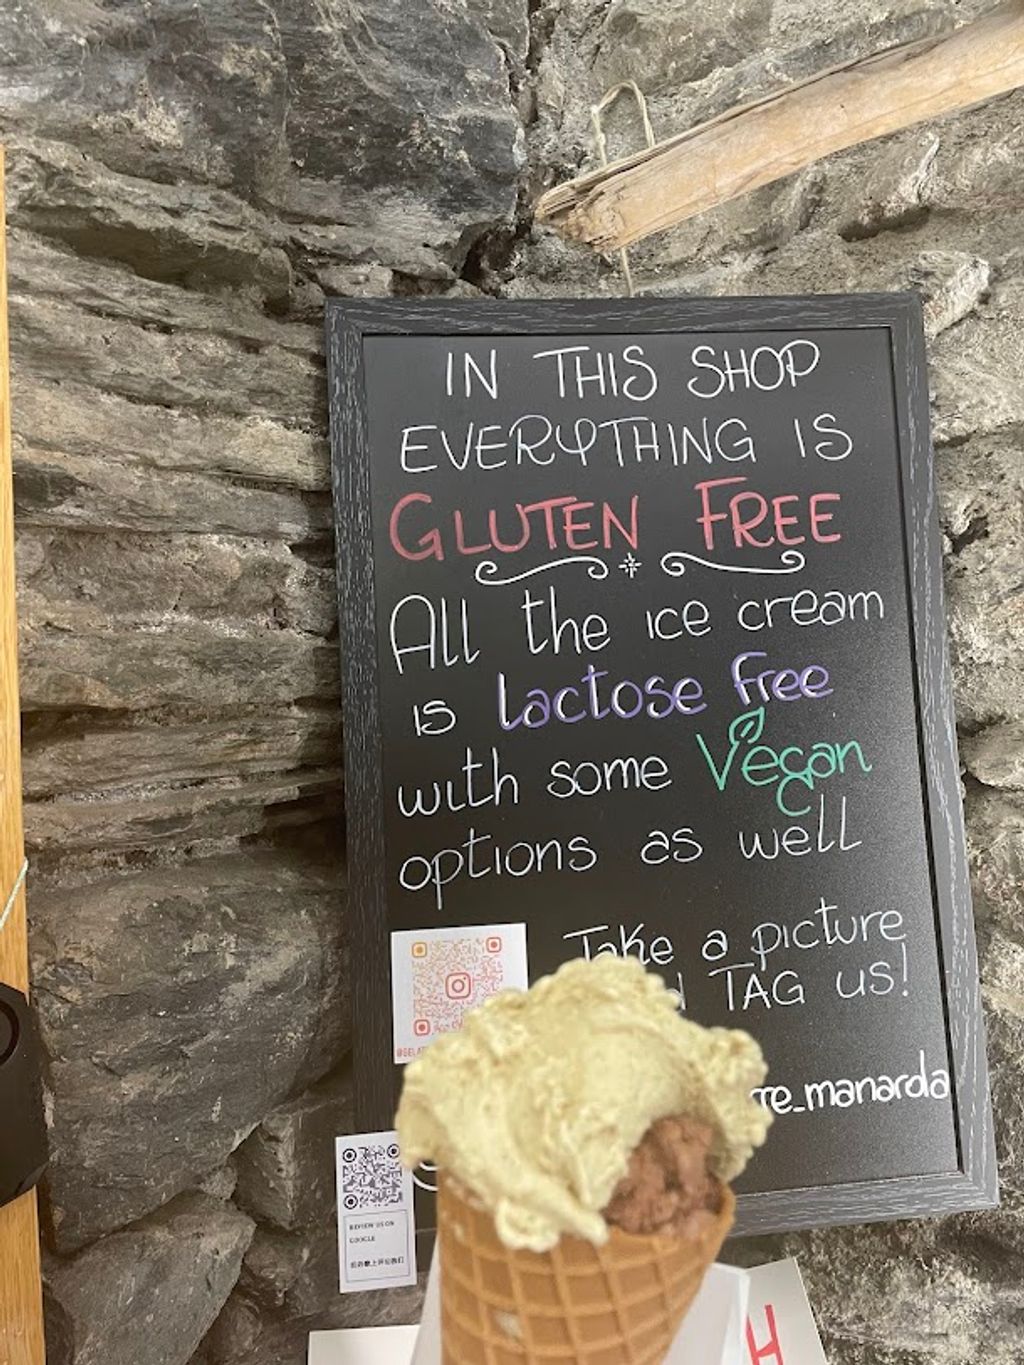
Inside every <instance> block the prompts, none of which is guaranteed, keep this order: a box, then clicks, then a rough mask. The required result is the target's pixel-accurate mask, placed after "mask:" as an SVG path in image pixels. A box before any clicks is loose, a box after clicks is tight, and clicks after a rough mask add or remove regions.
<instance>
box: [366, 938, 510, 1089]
mask: <svg viewBox="0 0 1024 1365" xmlns="http://www.w3.org/2000/svg"><path fill="white" fill-rule="evenodd" d="M529 984H530V983H529V981H528V979H527V972H526V925H525V924H477V925H469V926H466V925H459V927H458V928H455V929H408V930H402V931H401V932H399V933H395V934H392V935H391V1005H392V1019H393V1021H394V1048H395V1061H396V1062H398V1063H403V1062H411V1061H412V1060H413V1058H414V1057H418V1056H419V1054H420V1053H421V1052H422V1051H423V1049H424V1048H425V1047H426V1046H427V1044H428V1043H431V1042H433V1040H434V1039H435V1038H436V1037H438V1035H439V1034H442V1033H455V1032H457V1031H458V1030H459V1029H460V1028H461V1027H462V1018H463V1015H464V1014H465V1013H466V1012H467V1010H471V1009H473V1008H475V1007H476V1006H477V1005H480V1004H482V1003H483V1002H484V1001H485V1000H489V999H490V997H491V996H492V995H496V994H497V992H498V991H504V990H509V989H515V990H526V988H527V986H528V985H529Z"/></svg>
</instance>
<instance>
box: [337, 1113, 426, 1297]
mask: <svg viewBox="0 0 1024 1365" xmlns="http://www.w3.org/2000/svg"><path fill="white" fill-rule="evenodd" d="M335 1160H336V1165H337V1181H338V1264H339V1273H340V1281H341V1292H342V1293H343V1294H351V1293H355V1292H357V1291H362V1290H366V1289H397V1288H398V1287H399V1286H400V1285H407V1284H415V1283H416V1228H415V1224H414V1221H413V1193H412V1173H411V1172H410V1171H407V1170H405V1169H404V1167H403V1166H402V1164H401V1162H400V1160H399V1151H398V1137H397V1134H396V1133H394V1132H393V1131H392V1132H383V1133H350V1134H348V1135H347V1136H346V1137H340V1138H337V1139H336V1142H335Z"/></svg>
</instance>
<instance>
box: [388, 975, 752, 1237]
mask: <svg viewBox="0 0 1024 1365" xmlns="http://www.w3.org/2000/svg"><path fill="white" fill-rule="evenodd" d="M764 1076H765V1065H764V1061H763V1058H762V1056H761V1050H760V1048H759V1047H758V1046H757V1044H756V1043H755V1042H754V1041H753V1039H752V1038H750V1037H749V1036H748V1035H747V1034H745V1033H742V1032H739V1031H735V1030H729V1029H721V1028H713V1029H705V1028H701V1027H700V1026H699V1025H698V1024H695V1023H693V1022H692V1021H690V1020H688V1019H686V1018H685V1017H684V1016H682V1015H681V1014H680V1013H679V1010H678V1004H677V1000H676V997H675V996H674V995H673V994H672V993H671V992H669V991H668V990H666V989H665V986H664V984H663V982H662V981H661V980H660V978H658V977H656V976H653V975H649V974H648V973H647V972H645V971H644V969H643V967H642V966H641V965H640V963H639V962H637V961H636V960H635V959H632V958H615V957H612V956H611V955H601V956H599V957H598V958H596V959H594V960H593V961H590V962H588V961H585V960H583V959H579V960H576V961H572V962H568V963H566V964H565V965H564V966H562V967H561V968H560V969H559V970H558V971H557V972H556V973H554V975H552V976H549V977H545V978H543V979H542V980H540V981H537V982H535V983H534V985H533V987H532V988H531V990H529V991H528V992H517V991H506V992H503V993H501V994H499V995H496V996H494V997H493V998H492V999H490V1000H488V1001H486V1002H485V1003H484V1004H483V1005H481V1006H480V1007H479V1008H478V1009H476V1010H473V1011H472V1012H471V1013H469V1014H468V1015H467V1016H466V1018H465V1020H464V1023H463V1026H462V1030H461V1031H460V1032H458V1033H451V1034H447V1035H445V1036H443V1037H441V1038H439V1039H437V1040H436V1041H435V1042H434V1043H433V1044H432V1045H431V1046H430V1047H429V1048H428V1049H427V1050H426V1051H425V1052H424V1053H423V1054H422V1055H421V1056H420V1057H419V1058H417V1060H416V1061H414V1062H411V1063H410V1064H409V1066H408V1067H407V1068H406V1072H405V1084H404V1089H403V1093H402V1100H401V1104H400V1106H399V1110H398V1117H397V1128H398V1135H399V1141H400V1144H401V1147H402V1155H403V1160H404V1161H406V1162H407V1163H408V1164H409V1165H416V1164H417V1163H418V1162H420V1161H424V1160H431V1161H433V1162H435V1163H436V1164H437V1165H438V1167H439V1168H440V1169H441V1170H442V1171H443V1172H446V1173H448V1174H449V1175H451V1176H453V1177H457V1179H458V1180H459V1181H460V1182H461V1184H462V1185H463V1186H464V1187H465V1188H466V1190H467V1191H468V1192H469V1193H470V1194H471V1195H473V1196H475V1197H476V1199H478V1200H479V1201H480V1202H481V1204H482V1205H483V1206H484V1207H485V1208H486V1209H487V1210H489V1212H490V1213H491V1215H492V1216H493V1219H494V1225H495V1228H496V1230H497V1234H498V1236H499V1237H500V1239H501V1241H502V1242H504V1243H505V1245H506V1246H508V1247H512V1248H526V1249H529V1250H531V1251H535V1252H542V1251H546V1250H548V1249H549V1248H552V1247H554V1246H555V1244H556V1243H557V1242H558V1241H559V1238H560V1237H561V1236H562V1234H568V1235H570V1236H576V1237H581V1238H584V1239H586V1240H588V1241H590V1242H591V1243H594V1244H602V1243H604V1242H605V1240H606V1239H607V1237H608V1231H609V1229H608V1222H607V1221H606V1218H605V1216H604V1212H603V1211H604V1210H605V1209H606V1207H607V1206H608V1205H609V1203H610V1201H613V1196H614V1197H615V1200H616V1201H617V1202H618V1204H619V1205H620V1206H621V1207H622V1208H624V1207H625V1206H626V1205H627V1204H628V1203H629V1199H630V1188H631V1187H630V1182H632V1189H633V1192H634V1196H635V1198H634V1203H635V1204H636V1201H637V1200H639V1201H640V1202H641V1203H642V1202H644V1201H646V1203H647V1204H650V1203H651V1202H652V1200H653V1202H655V1203H657V1201H658V1199H659V1198H660V1199H661V1200H662V1201H663V1204H662V1212H664V1213H665V1214H666V1217H665V1222H666V1224H671V1223H673V1220H680V1223H681V1225H682V1226H686V1225H687V1220H688V1219H690V1218H692V1217H694V1216H695V1215H697V1214H698V1213H699V1209H700V1206H701V1202H702V1201H703V1207H704V1208H705V1209H708V1208H711V1207H712V1206H713V1204H714V1201H715V1197H716V1188H717V1187H718V1182H724V1181H728V1180H730V1179H732V1178H733V1177H734V1176H735V1175H737V1174H738V1173H739V1172H740V1171H741V1170H742V1169H743V1167H744V1166H745V1165H746V1163H747V1161H748V1160H749V1158H750V1156H751V1154H752V1152H753V1150H754V1148H755V1147H757V1146H759V1145H760V1144H761V1142H763V1141H764V1137H765V1134H766V1132H767V1128H768V1123H769V1115H768V1114H767V1112H766V1111H765V1110H764V1109H762V1107H761V1106H760V1105H759V1104H757V1103H756V1101H754V1100H753V1099H752V1098H751V1094H750V1092H751V1091H752V1090H753V1089H754V1088H755V1087H756V1086H758V1085H760V1084H761V1082H762V1081H763V1079H764ZM666 1118H677V1119H681V1120H682V1119H685V1120H686V1121H687V1122H686V1124H685V1125H683V1126H678V1125H677V1126H675V1127H672V1126H669V1127H667V1128H666V1127H664V1126H662V1127H660V1128H659V1127H657V1126H655V1127H654V1128H653V1129H652V1125H657V1123H658V1120H660V1119H666ZM649 1129H652V1136H651V1137H650V1138H649V1139H646V1141H647V1143H648V1147H647V1150H646V1153H645V1152H644V1151H643V1150H641V1152H639V1153H637V1152H636V1149H637V1148H638V1147H640V1144H641V1141H642V1140H645V1134H647V1133H648V1130H649ZM631 1158H632V1161H633V1165H632V1166H631ZM638 1163H639V1164H638ZM652 1163H653V1164H652ZM658 1170H660V1172H661V1174H660V1175H658V1174H657V1171H658ZM624 1178H626V1185H625V1186H623V1185H622V1184H620V1182H622V1181H623V1180H624ZM659 1181H660V1184H659ZM709 1181H710V1183H709ZM637 1190H639V1191H640V1194H639V1195H636V1191H637ZM666 1199H667V1201H668V1202H667V1203H664V1201H665V1200H666ZM670 1206H671V1207H670ZM614 1209H615V1204H614V1203H613V1208H612V1210H611V1212H612V1213H614ZM649 1213H650V1210H649V1209H648V1216H649ZM626 1216H630V1215H628V1213H627V1215H626ZM632 1216H633V1217H634V1218H637V1217H639V1215H638V1214H637V1213H636V1209H635V1208H634V1212H633V1215H632ZM641 1221H642V1222H646V1221H647V1220H646V1219H643V1220H641Z"/></svg>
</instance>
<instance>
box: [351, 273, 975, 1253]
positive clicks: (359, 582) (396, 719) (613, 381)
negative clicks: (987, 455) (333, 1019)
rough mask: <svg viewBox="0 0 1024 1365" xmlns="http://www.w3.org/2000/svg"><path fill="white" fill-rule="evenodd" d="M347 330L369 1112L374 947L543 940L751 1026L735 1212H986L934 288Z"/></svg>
mask: <svg viewBox="0 0 1024 1365" xmlns="http://www.w3.org/2000/svg"><path fill="white" fill-rule="evenodd" d="M327 324H328V367H329V380H330V403H331V426H332V441H333V467H334V486H335V502H336V516H337V523H338V532H339V534H338V573H339V589H340V594H341V604H342V606H341V610H342V664H343V670H344V692H345V695H344V701H345V761H346V792H347V806H348V844H349V871H350V880H349V885H350V917H349V924H350V926H351V933H352V944H353V960H354V962H355V963H357V964H358V968H357V971H356V972H355V973H354V1008H355V1026H356V1084H357V1115H356V1121H357V1124H358V1126H359V1127H360V1128H362V1129H365V1130H377V1129H383V1128H389V1127H390V1126H391V1125H392V1122H393V1114H394V1109H395V1104H396V1099H397V1095H398V1093H399V1089H400V1084H401V1069H400V1068H399V1067H396V1066H394V1065H393V1061H392V1056H393V1048H392V1018H391V1012H392V1002H391V992H390V968H389V960H388V953H389V937H390V935H391V934H392V933H393V932H396V931H402V930H405V931H408V930H421V929H426V928H438V927H443V926H458V925H481V924H488V925H489V924H502V923H512V922H525V924H526V934H527V945H528V959H529V969H530V976H531V978H536V977H537V976H539V975H542V974H544V973H546V972H549V971H551V970H553V969H554V968H555V967H557V966H558V965H559V963H560V962H562V961H564V960H566V959H568V958H570V957H574V956H578V955H580V954H582V953H586V952H590V953H593V952H597V951H620V952H622V951H626V952H631V953H634V954H636V955H639V956H641V957H642V958H643V959H644V960H645V961H646V962H647V963H648V965H650V966H652V967H653V968H654V969H656V970H658V971H660V972H661V973H662V974H663V975H664V976H665V977H666V979H667V981H668V982H669V984H670V985H673V986H678V989H679V990H680V993H681V995H682V996H683V997H684V1001H685V1008H686V1009H687V1011H688V1012H689V1014H690V1015H691V1017H694V1018H697V1019H699V1020H700V1021H701V1022H703V1023H708V1024H720V1025H726V1026H730V1027H742V1028H745V1029H747V1030H749V1031H750V1032H751V1033H753V1034H754V1035H755V1036H756V1037H757V1038H758V1039H759V1041H760V1042H761V1043H762V1045H763V1047H764V1050H765V1053H766V1056H767V1058H768V1061H769V1066H770V1072H769V1079H768V1085H767V1087H766V1089H765V1091H764V1092H763V1093H762V1096H761V1098H762V1099H763V1102H765V1103H766V1104H767V1105H768V1106H769V1107H770V1108H771V1109H772V1110H773V1111H774V1113H775V1115H776V1120H775V1123H774V1125H773V1129H772V1132H771V1134H770V1136H769V1140H768V1143H767V1144H766V1146H765V1148H764V1149H763V1150H762V1151H761V1152H759V1153H758V1154H757V1155H756V1156H755V1158H754V1160H753V1162H752V1163H751V1165H750V1167H749V1168H748V1170H747V1172H746V1173H745V1174H744V1176H743V1177H742V1178H741V1180H740V1181H739V1182H738V1185H737V1189H738V1193H739V1194H740V1201H739V1213H738V1219H737V1229H738V1230H739V1231H741V1232H755V1231H757V1232H761V1231H772V1230H780V1229H784V1228H790V1227H798V1226H804V1225H813V1224H818V1223H839V1222H851V1221H865V1220H868V1219H873V1218H891V1217H896V1216H901V1215H916V1214H925V1213H940V1212H950V1211H954V1210H958V1209H966V1208H980V1207H987V1206H989V1205H991V1204H992V1203H993V1202H994V1201H995V1200H996V1198H997V1183H996V1169H995V1160H994V1152H993V1139H992V1120H991V1112H990V1107H989V1099H988V1082H987V1073H986V1065H985V1056H984V1032H983V1026H982V1022H981V1014H980V1005H979V991H978V980H977V966H976V957H975V946H974V933H973V921H972V914H971V904H970V891H969V885H968V876H967V863H966V856H965V848H964V836H963V821H962V811H961V806H960V797H959V770H958V763H957V756H956V743H955V729H954V718H953V704H952V694H951V689H950V678H949V668H948V659H947V650H946V640H945V630H944V617H943V606H942V566H941V555H940V542H939V533H938V525H937V518H936V511H935V492H934V480H933V470H932V460H931V450H930V441H929V434H928V405H927V380H926V371H925V357H924V339H923V331H922V326H921V315H920V303H919V301H918V299H917V298H916V297H915V296H912V295H860V296H852V297H808V298H797V299H767V298H766V299H728V300H700V299H674V300H642V301H628V302H627V301H608V302H576V301H558V302H538V303H514V302H501V303H497V302H495V303H476V302H473V303H465V304H450V303H443V302H423V301H419V302H412V301H409V302H406V301H389V302H384V303H370V302H364V301H359V302H350V301H342V300H336V301H332V302H331V303H330V304H329V305H328V314H327ZM410 602H411V603H413V605H414V611H415V613H419V622H420V623H419V625H416V626H414V628H413V629H412V630H411V631H409V632H408V633H404V632H405V631H406V627H405V625H404V622H405V621H407V620H411V619H414V614H410V613H408V612H406V609H405V607H404V606H402V604H405V603H410ZM422 604H426V605H422ZM442 604H444V608H443V610H442ZM421 605H422V610H421ZM396 613H398V614H397V615H396ZM428 618H429V620H430V621H432V622H433V626H432V627H431V629H433V630H434V634H435V644H436V645H437V649H436V652H435V654H434V655H431V654H430V653H429V651H427V650H426V649H421V650H420V651H419V653H416V652H413V651H410V652H408V653H406V654H400V653H396V639H397V642H398V644H399V645H403V644H412V643H413V642H414V640H420V639H422V632H423V630H424V626H423V624H422V623H423V621H424V620H426V619H428ZM396 622H399V624H398V625H397V626H396ZM464 626H465V627H466V629H465V631H464ZM396 630H397V632H398V634H397V636H396ZM417 631H419V632H420V634H419V635H417V634H416V632H417ZM655 679H656V680H658V681H656V682H653V685H652V680H655ZM619 684H621V688H620V687H619ZM616 689H618V691H617V692H616ZM470 755H471V756H472V757H471V758H470ZM470 764H478V765H479V767H477V768H475V769H474V774H475V776H476V778H477V779H478V782H479V786H478V788H477V791H476V797H477V798H478V799H469V798H468V794H467V792H466V781H467V778H468V773H467V767H468V766H469V765H470ZM449 782H451V783H452V786H451V787H448V786H447V785H446V784H448V783H449ZM434 783H437V784H439V785H438V790H439V791H440V792H441V793H442V795H441V798H440V800H439V802H438V806H437V809H436V810H435V811H433V813H428V812H426V810H425V808H424V806H422V805H421V807H420V808H419V810H418V811H417V810H416V809H415V804H416V803H415V799H414V798H415V795H416V793H417V792H421V793H422V794H423V795H424V799H425V804H426V806H429V805H430V804H431V802H432V800H433V794H434V791H435V789H434V787H433V784H434ZM499 785H500V786H501V796H500V798H499V796H498V788H499ZM399 793H402V794H403V799H402V800H400V799H399ZM444 793H447V795H445V794H444ZM464 798H465V799H464ZM403 804H404V809H403V808H402V807H403Z"/></svg>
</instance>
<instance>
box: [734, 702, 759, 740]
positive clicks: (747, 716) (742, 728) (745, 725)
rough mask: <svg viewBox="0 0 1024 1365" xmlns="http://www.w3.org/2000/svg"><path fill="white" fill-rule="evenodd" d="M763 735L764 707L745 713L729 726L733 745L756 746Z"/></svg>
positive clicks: (757, 707)
mask: <svg viewBox="0 0 1024 1365" xmlns="http://www.w3.org/2000/svg"><path fill="white" fill-rule="evenodd" d="M763 734H764V707H763V706H755V707H754V709H753V711H744V712H743V714H742V715H740V716H737V717H736V719H735V720H734V721H733V722H732V724H731V725H730V726H729V739H730V741H731V743H733V744H756V743H757V741H758V740H759V739H760V738H761V736H762V735H763Z"/></svg>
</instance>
